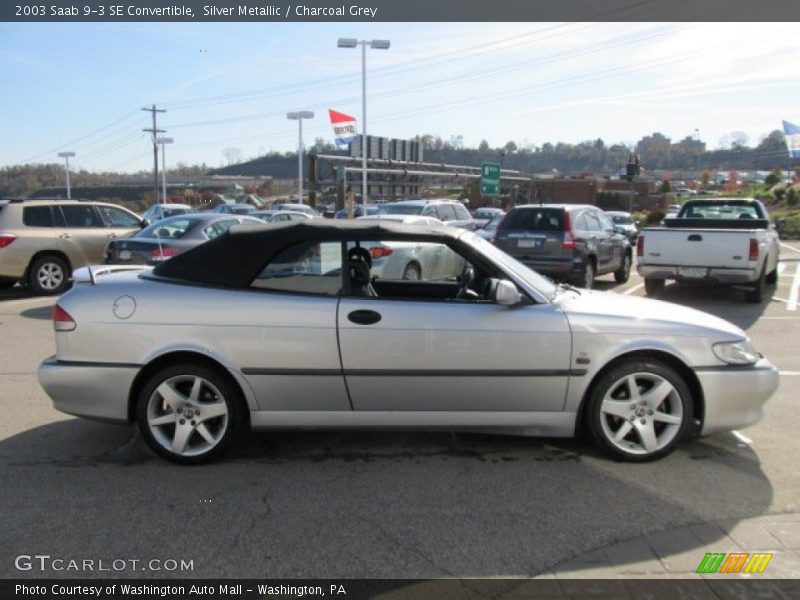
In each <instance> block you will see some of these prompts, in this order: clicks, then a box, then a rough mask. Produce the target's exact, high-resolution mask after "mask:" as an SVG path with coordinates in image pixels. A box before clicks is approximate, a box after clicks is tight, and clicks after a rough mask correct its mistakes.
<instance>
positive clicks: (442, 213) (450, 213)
mask: <svg viewBox="0 0 800 600" xmlns="http://www.w3.org/2000/svg"><path fill="white" fill-rule="evenodd" d="M436 210H437V212H438V213H439V218H440V219H441V220H442V221H454V220H455V219H456V211H454V210H453V207H452V206H451V205H449V204H440V205H439V206H437V207H436Z"/></svg>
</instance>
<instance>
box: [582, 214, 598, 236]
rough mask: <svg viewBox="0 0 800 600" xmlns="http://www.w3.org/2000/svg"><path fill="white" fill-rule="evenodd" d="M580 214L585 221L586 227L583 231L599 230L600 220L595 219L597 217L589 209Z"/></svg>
mask: <svg viewBox="0 0 800 600" xmlns="http://www.w3.org/2000/svg"><path fill="white" fill-rule="evenodd" d="M581 216H582V217H583V218H584V220H585V222H586V228H585V229H584V231H600V229H601V227H600V222H599V221H598V220H597V217H596V216H595V215H594V214H593V213H592V212H591V211H588V210H587V211H586V212H585V213H583V215H581Z"/></svg>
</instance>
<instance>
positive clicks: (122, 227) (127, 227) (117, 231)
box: [97, 204, 142, 240]
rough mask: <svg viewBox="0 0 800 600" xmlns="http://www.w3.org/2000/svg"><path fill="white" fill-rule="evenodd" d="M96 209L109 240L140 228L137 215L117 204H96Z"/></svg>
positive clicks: (140, 223)
mask: <svg viewBox="0 0 800 600" xmlns="http://www.w3.org/2000/svg"><path fill="white" fill-rule="evenodd" d="M97 210H98V211H99V213H100V216H101V217H102V219H103V222H104V223H105V226H106V237H107V238H109V240H115V239H117V238H121V237H127V236H129V235H131V234H133V233H136V232H137V231H139V230H141V228H142V221H141V219H139V217H137V216H136V215H134V214H133V213H131V212H128V211H127V210H124V209H122V208H119V207H118V206H108V205H105V204H98V205H97Z"/></svg>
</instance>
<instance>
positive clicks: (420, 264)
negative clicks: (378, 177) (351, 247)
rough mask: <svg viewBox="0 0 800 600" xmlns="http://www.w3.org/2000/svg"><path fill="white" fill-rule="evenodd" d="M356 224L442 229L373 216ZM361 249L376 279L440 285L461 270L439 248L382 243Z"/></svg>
mask: <svg viewBox="0 0 800 600" xmlns="http://www.w3.org/2000/svg"><path fill="white" fill-rule="evenodd" d="M356 220H357V221H359V222H362V223H398V224H400V223H404V224H406V225H424V226H427V227H444V223H442V222H441V221H439V220H438V219H434V218H433V217H418V216H414V215H377V216H372V217H359V218H358V219H356ZM363 246H364V247H365V248H366V249H367V250H368V251H369V253H370V256H371V257H372V265H371V267H372V276H373V277H375V278H376V279H402V280H405V281H409V280H410V281H437V280H438V281H442V280H447V279H453V278H455V277H458V276H459V275H460V274H461V272H462V271H463V269H464V262H463V261H462V260H459V259H458V257H457V256H456V255H454V254H453V253H450V252H443V247H442V245H441V244H428V243H425V242H406V241H382V242H365V243H364V244H363Z"/></svg>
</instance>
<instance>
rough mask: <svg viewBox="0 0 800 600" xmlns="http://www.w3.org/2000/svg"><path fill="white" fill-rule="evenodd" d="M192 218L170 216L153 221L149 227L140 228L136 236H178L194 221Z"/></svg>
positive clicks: (182, 234)
mask: <svg viewBox="0 0 800 600" xmlns="http://www.w3.org/2000/svg"><path fill="white" fill-rule="evenodd" d="M196 222H197V221H195V220H194V219H181V218H180V217H178V218H176V217H172V218H170V219H165V220H163V221H159V222H157V223H153V224H152V225H150V227H147V228H145V229H142V231H140V232H139V233H138V234H136V237H145V238H146V237H150V238H154V237H158V238H172V239H175V238H180V237H183V236H184V235H185V234H186V232H187V231H189V230H190V229H191V228H192V226H193V225H194V224H195V223H196Z"/></svg>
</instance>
